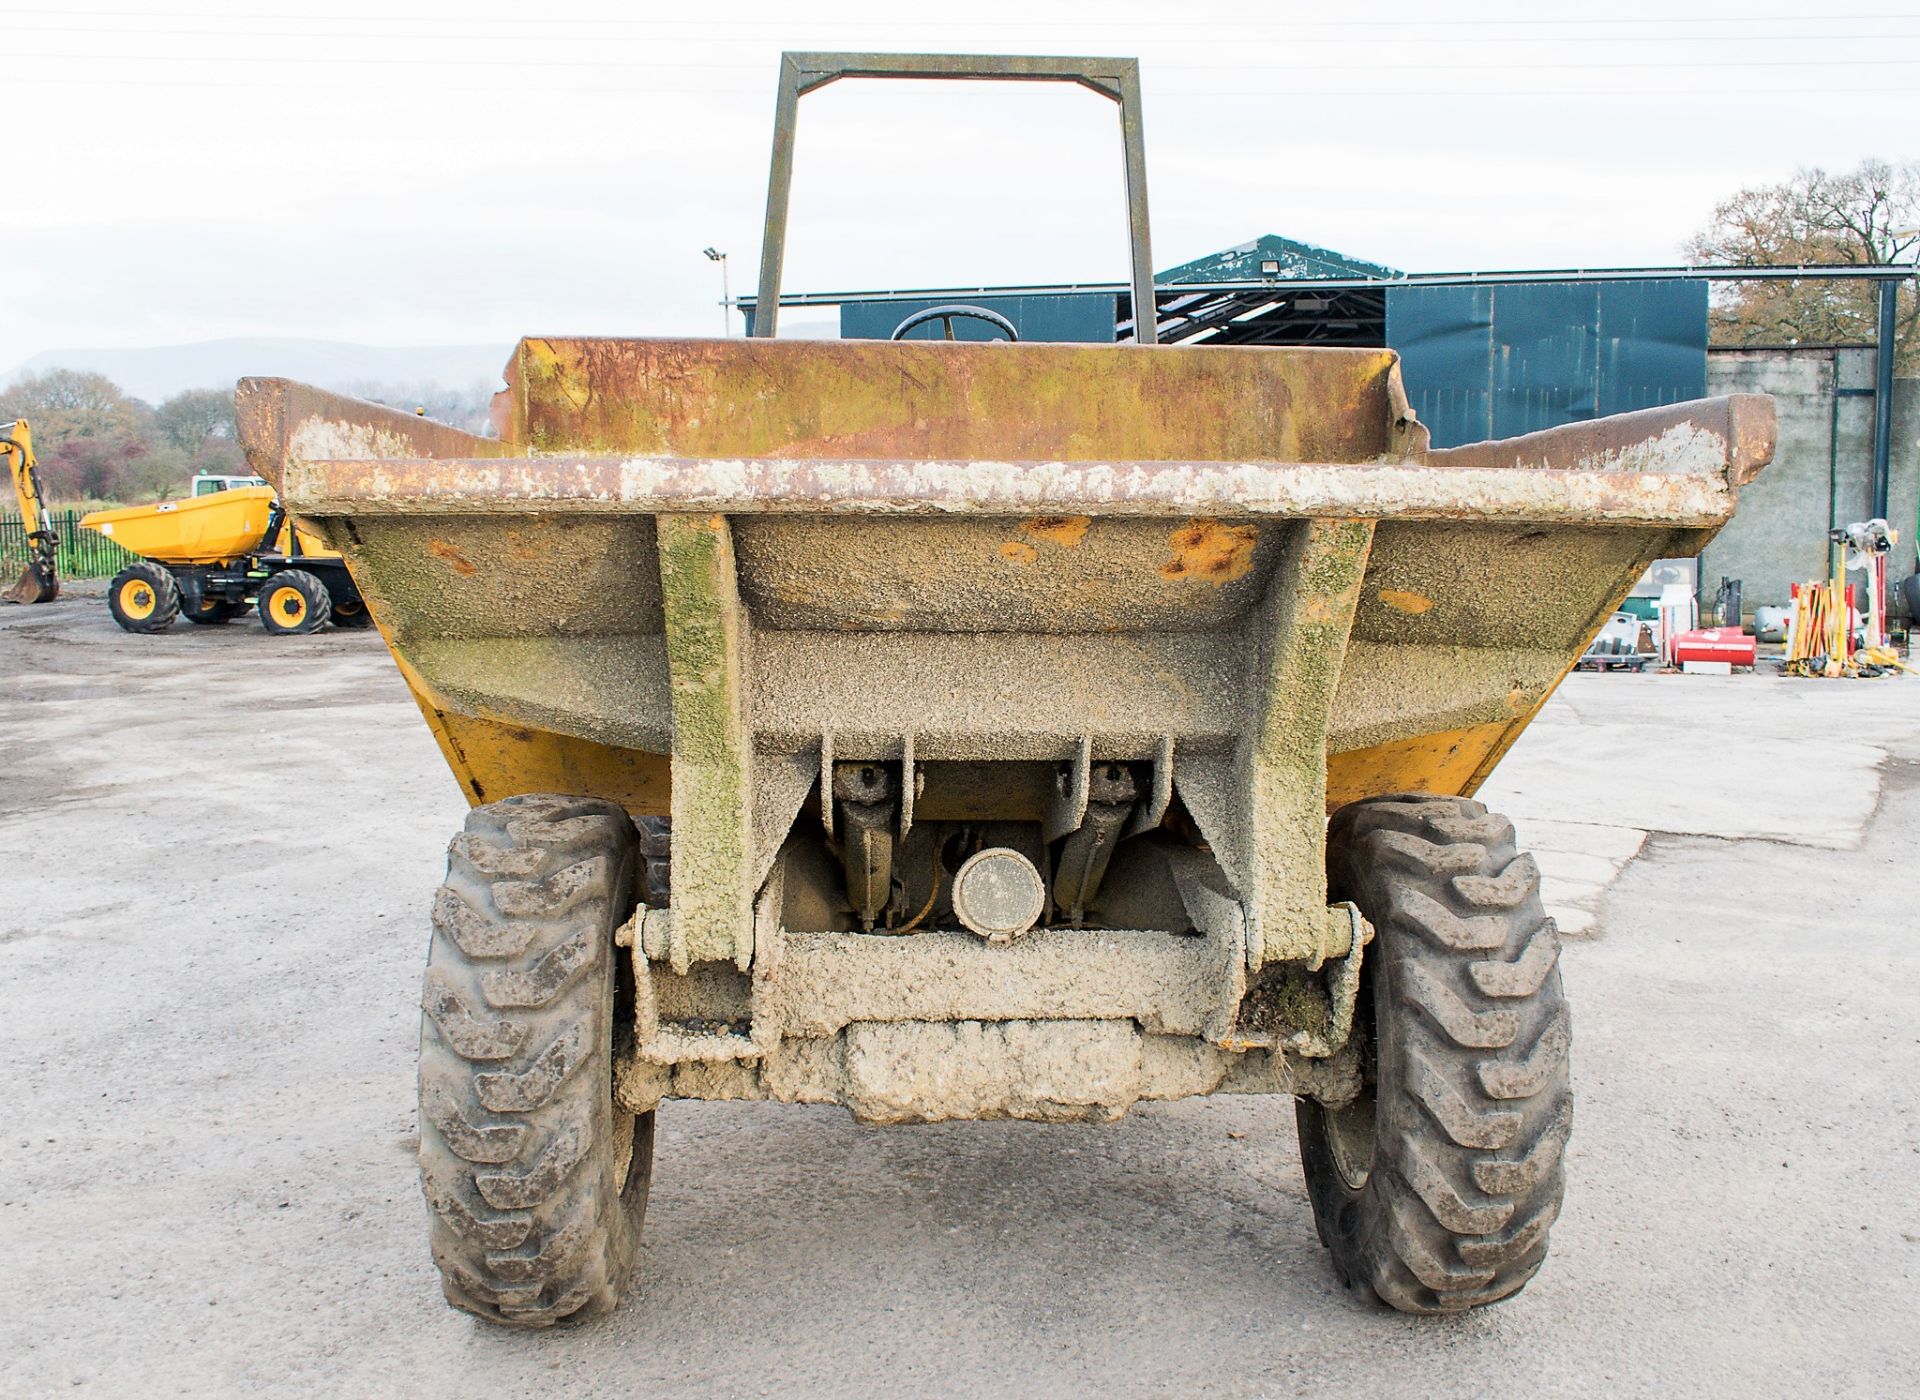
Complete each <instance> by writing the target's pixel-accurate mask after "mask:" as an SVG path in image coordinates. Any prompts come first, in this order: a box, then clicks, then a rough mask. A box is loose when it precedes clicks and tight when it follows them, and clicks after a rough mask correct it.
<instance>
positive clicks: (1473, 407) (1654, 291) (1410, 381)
mask: <svg viewBox="0 0 1920 1400" xmlns="http://www.w3.org/2000/svg"><path fill="white" fill-rule="evenodd" d="M1387 344H1388V345H1390V346H1392V347H1393V348H1394V349H1395V350H1398V351H1399V352H1400V359H1401V373H1402V374H1403V376H1404V377H1405V379H1406V384H1407V397H1408V398H1409V399H1411V400H1412V401H1413V406H1414V411H1415V412H1417V413H1418V414H1419V415H1420V419H1421V421H1422V422H1424V423H1425V424H1426V425H1427V427H1428V428H1429V429H1430V430H1431V431H1432V433H1433V444H1434V446H1435V447H1453V446H1456V445H1458V444H1460V443H1463V442H1480V441H1483V440H1485V439H1487V438H1503V437H1513V436H1515V435H1517V434H1519V433H1530V432H1534V431H1537V430H1538V429H1541V428H1552V427H1558V426H1559V425H1560V424H1562V423H1576V422H1580V421H1582V420H1584V419H1588V418H1597V417H1602V416H1604V415H1606V414H1609V413H1625V412H1628V411H1630V410H1632V409H1636V408H1652V407H1655V406H1657V405H1660V404H1668V403H1679V402H1682V401H1683V400H1686V399H1697V398H1704V397H1705V396H1706V392H1707V286H1706V283H1704V282H1683V281H1646V282H1604V283H1603V282H1593V283H1584V284H1582V283H1568V284H1557V285H1550V284H1541V283H1508V284H1505V285H1485V286H1474V287H1389V288H1388V289H1387Z"/></svg>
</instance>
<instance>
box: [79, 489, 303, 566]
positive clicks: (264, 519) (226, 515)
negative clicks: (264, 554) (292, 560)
mask: <svg viewBox="0 0 1920 1400" xmlns="http://www.w3.org/2000/svg"><path fill="white" fill-rule="evenodd" d="M272 510H273V488H272V487H271V486H236V487H234V488H233V489H232V490H229V491H215V492H212V493H211V494H209V495H205V496H189V497H187V498H186V499H185V500H181V501H161V502H160V503H159V504H157V505H151V506H121V507H120V508H118V509H116V510H96V511H91V512H89V513H88V514H86V515H83V516H81V517H80V523H81V524H82V525H84V526H86V527H87V528H88V529H89V530H97V531H99V532H100V533H101V534H103V535H105V536H106V537H107V538H108V539H110V540H112V541H113V542H114V543H115V544H117V545H119V546H120V547H121V548H122V549H129V550H132V551H133V552H134V553H135V554H138V555H141V556H143V557H145V558H148V559H154V560H158V561H159V562H160V563H163V564H225V563H228V562H230V561H232V560H235V559H244V558H246V557H247V556H248V555H250V554H256V553H259V552H261V551H263V550H269V549H271V550H275V551H278V552H279V553H282V554H292V553H296V552H297V553H299V554H302V555H305V556H308V557H310V558H316V559H338V558H339V557H340V556H339V554H337V553H336V552H335V551H333V550H330V549H328V548H327V547H326V546H325V545H324V544H322V543H321V542H320V540H319V539H318V538H316V537H315V536H313V535H311V534H309V533H308V532H307V531H305V530H303V529H298V528H297V527H295V526H294V525H293V524H292V517H291V516H288V517H285V518H284V519H283V520H282V523H281V526H280V529H279V531H278V533H276V534H275V535H274V537H273V539H272V540H271V541H269V540H268V538H267V528H268V526H269V525H270V524H271V523H272V521H271V516H272ZM292 544H297V545H298V546H299V547H298V550H297V551H296V550H293V549H289V548H288V546H289V545H292Z"/></svg>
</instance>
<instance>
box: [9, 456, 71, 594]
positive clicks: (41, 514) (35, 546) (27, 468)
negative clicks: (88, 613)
mask: <svg viewBox="0 0 1920 1400" xmlns="http://www.w3.org/2000/svg"><path fill="white" fill-rule="evenodd" d="M0 456H4V457H5V458H6V463H7V476H8V477H9V479H11V480H12V482H13V494H14V496H15V498H17V499H18V500H19V502H20V520H21V523H22V524H23V525H25V526H26V530H27V567H26V568H25V569H24V570H22V571H21V574H20V580H19V582H17V583H16V584H14V585H13V587H11V588H9V589H8V590H7V591H6V592H5V593H0V598H5V599H6V600H7V601H8V602H10V603H51V602H52V601H53V600H54V599H55V598H58V597H59V596H60V575H59V573H58V571H57V569H56V566H55V559H56V556H57V554H58V551H59V549H60V536H59V535H58V534H56V533H55V531H54V528H53V516H52V515H50V514H49V513H48V511H47V502H46V497H45V496H43V495H42V494H41V491H40V477H39V474H38V473H37V472H36V471H35V470H34V466H35V463H34V457H33V433H32V432H31V430H29V428H28V427H27V420H26V419H24V418H19V419H15V420H14V422H13V424H12V426H11V427H8V428H7V429H5V431H4V433H0Z"/></svg>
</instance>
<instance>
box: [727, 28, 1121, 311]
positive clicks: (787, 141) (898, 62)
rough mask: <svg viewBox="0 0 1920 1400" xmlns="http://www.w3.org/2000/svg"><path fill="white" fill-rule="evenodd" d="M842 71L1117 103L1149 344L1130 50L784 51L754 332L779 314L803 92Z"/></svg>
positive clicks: (847, 75) (842, 75) (849, 75)
mask: <svg viewBox="0 0 1920 1400" xmlns="http://www.w3.org/2000/svg"><path fill="white" fill-rule="evenodd" d="M842 78H958V79H963V80H966V79H972V80H1002V81H1010V82H1041V83H1078V84H1079V85H1080V86H1082V87H1085V88H1089V89H1091V90H1092V91H1094V92H1097V93H1099V94H1100V95H1101V96H1102V97H1107V98H1111V99H1112V100H1113V101H1114V102H1115V103H1117V104H1118V105H1119V108H1120V139H1121V142H1122V144H1123V146H1124V147H1125V152H1126V176H1127V230H1128V234H1129V237H1130V240H1131V244H1132V249H1133V253H1132V264H1133V265H1132V285H1133V308H1134V316H1133V319H1134V339H1135V340H1136V341H1138V342H1139V343H1140V344H1142V345H1151V344H1153V343H1154V342H1155V341H1156V340H1157V338H1158V336H1157V333H1156V330H1155V324H1154V301H1153V253H1152V250H1151V248H1150V246H1149V239H1148V233H1147V152H1146V140H1145V136H1144V134H1143V124H1142V119H1141V114H1140V64H1139V61H1138V60H1136V59H1131V58H1042V57H1026V56H1009V55H1004V54H891V53H788V54H783V55H782V56H781V59H780V87H779V94H778V97H777V98H776V100H775V103H774V115H773V162H772V168H771V170H770V171H769V173H768V176H767V221H766V229H765V232H764V235H763V236H762V239H761V243H760V293H759V297H758V299H757V300H756V301H755V302H754V309H753V332H752V333H753V334H754V335H755V336H769V337H770V336H772V335H773V334H774V331H775V329H776V327H777V326H778V324H779V317H780V273H781V267H782V264H783V263H784V261H785V258H786V251H787V203H788V195H789V193H790V192H791V190H792V187H793V146H794V127H795V123H796V120H797V118H798V117H799V109H800V99H801V98H802V97H803V96H805V95H806V94H807V93H809V92H813V91H815V90H817V89H819V88H823V87H825V86H827V84H829V83H833V82H838V81H839V80H840V79H842Z"/></svg>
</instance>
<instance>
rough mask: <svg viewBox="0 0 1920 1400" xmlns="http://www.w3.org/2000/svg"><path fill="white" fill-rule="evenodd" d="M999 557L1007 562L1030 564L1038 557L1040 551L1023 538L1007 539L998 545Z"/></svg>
mask: <svg viewBox="0 0 1920 1400" xmlns="http://www.w3.org/2000/svg"><path fill="white" fill-rule="evenodd" d="M1000 557H1001V558H1002V559H1004V560H1006V561H1007V562H1008V563H1009V564H1031V563H1032V562H1033V561H1034V560H1036V559H1038V558H1039V557H1040V551H1039V550H1037V549H1035V548H1034V547H1033V546H1032V545H1030V544H1028V543H1027V542H1026V541H1025V540H1008V541H1007V542H1006V543H1005V544H1003V545H1001V546H1000Z"/></svg>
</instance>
